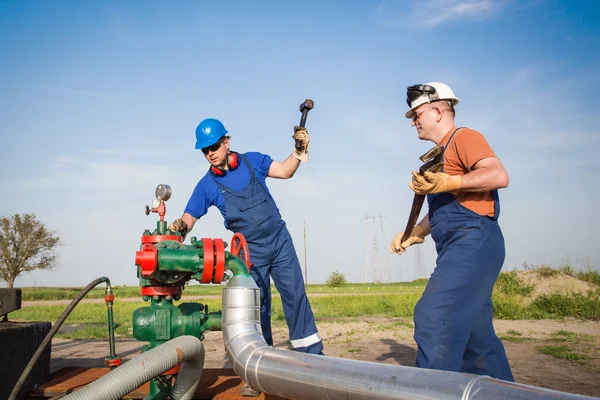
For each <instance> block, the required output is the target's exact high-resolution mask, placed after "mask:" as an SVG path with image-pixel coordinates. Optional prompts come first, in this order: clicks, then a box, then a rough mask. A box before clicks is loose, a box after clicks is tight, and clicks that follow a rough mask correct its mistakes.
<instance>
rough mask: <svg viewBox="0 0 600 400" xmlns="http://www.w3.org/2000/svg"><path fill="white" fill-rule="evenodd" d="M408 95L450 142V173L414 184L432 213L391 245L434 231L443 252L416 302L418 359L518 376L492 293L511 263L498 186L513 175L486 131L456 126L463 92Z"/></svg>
mask: <svg viewBox="0 0 600 400" xmlns="http://www.w3.org/2000/svg"><path fill="white" fill-rule="evenodd" d="M406 95H407V100H406V101H407V103H408V106H409V107H410V110H408V112H407V113H406V117H407V118H409V119H411V120H412V125H413V126H414V127H415V128H416V129H417V134H418V135H419V139H421V140H429V141H431V142H434V143H435V144H436V145H440V146H443V147H444V148H445V152H444V168H443V170H442V172H435V173H431V172H426V173H425V174H424V176H421V175H419V174H418V173H416V172H413V178H412V182H410V183H409V186H410V188H411V189H412V190H413V191H414V192H415V193H417V194H421V195H427V200H428V203H429V213H428V215H427V216H425V217H424V218H423V219H422V220H421V221H420V222H419V223H418V224H417V225H416V226H415V228H414V230H413V231H412V232H411V234H410V237H409V238H408V239H407V240H405V241H404V242H401V240H402V235H403V234H404V232H400V233H399V234H398V235H396V237H394V239H393V240H392V242H391V244H390V252H392V253H397V254H402V253H404V251H405V250H406V248H407V247H409V246H411V245H413V244H420V243H423V241H424V240H425V237H426V236H427V235H429V234H431V236H432V238H433V240H434V242H435V246H436V250H437V253H438V258H437V261H436V264H437V265H436V268H435V270H434V271H433V274H432V275H431V278H430V279H429V282H428V284H427V287H426V288H425V291H424V292H423V295H422V297H421V299H420V300H419V302H418V303H417V305H416V306H415V316H414V321H415V334H414V336H415V341H416V342H417V345H418V351H417V361H416V364H417V366H418V367H421V368H431V369H440V370H448V371H460V372H467V373H472V374H480V375H489V376H492V377H494V378H498V379H504V380H507V381H514V378H513V375H512V372H511V369H510V366H509V364H508V359H507V358H506V353H505V351H504V346H503V344H502V342H501V341H500V339H498V337H497V336H496V334H495V332H494V326H493V324H492V312H493V308H492V300H491V295H492V290H493V288H494V284H495V282H496V279H497V278H498V274H499V273H500V270H501V269H502V264H503V263H504V255H505V251H504V237H503V236H502V231H501V230H500V227H499V225H498V216H499V214H500V202H499V199H498V189H501V188H505V187H507V186H508V174H507V173H506V170H505V169H504V166H503V165H502V163H501V162H500V160H499V159H498V158H497V157H496V155H495V153H494V152H493V151H492V149H491V147H490V146H489V144H488V143H487V141H486V140H485V138H484V137H483V135H482V134H481V133H479V132H477V131H474V130H472V129H469V128H457V127H456V125H455V124H454V116H455V109H454V107H455V106H456V105H457V104H458V98H457V97H456V96H455V95H454V92H453V91H452V89H450V87H448V85H445V84H443V83H440V82H430V83H427V84H423V85H413V86H410V87H408V89H407V93H406Z"/></svg>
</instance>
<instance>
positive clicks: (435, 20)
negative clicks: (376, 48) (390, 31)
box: [377, 0, 514, 28]
mask: <svg viewBox="0 0 600 400" xmlns="http://www.w3.org/2000/svg"><path fill="white" fill-rule="evenodd" d="M513 2H514V0H420V1H414V2H413V9H412V11H411V12H410V13H409V15H408V17H405V16H404V15H403V12H400V11H397V10H395V7H396V3H390V2H384V3H381V4H379V6H378V7H377V10H378V12H379V13H380V14H383V15H385V20H384V22H383V24H384V25H385V26H388V27H396V26H401V25H404V24H406V23H407V22H408V21H410V23H411V26H415V25H417V26H420V27H421V28H434V27H437V26H440V25H444V24H448V23H451V22H454V21H458V20H471V21H482V20H486V19H490V18H494V17H496V16H497V15H499V14H500V13H502V12H503V11H504V10H505V9H506V8H507V7H508V6H509V5H510V4H511V3H513Z"/></svg>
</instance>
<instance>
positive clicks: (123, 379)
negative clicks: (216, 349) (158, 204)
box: [63, 336, 204, 400]
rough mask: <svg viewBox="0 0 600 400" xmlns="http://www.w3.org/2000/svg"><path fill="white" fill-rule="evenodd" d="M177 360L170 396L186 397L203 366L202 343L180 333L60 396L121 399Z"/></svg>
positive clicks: (71, 399)
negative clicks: (175, 377)
mask: <svg viewBox="0 0 600 400" xmlns="http://www.w3.org/2000/svg"><path fill="white" fill-rule="evenodd" d="M182 362H183V364H182ZM179 364H181V369H180V371H179V374H178V376H177V379H176V380H175V385H174V386H173V388H172V389H171V393H170V394H169V398H171V399H181V400H189V399H192V398H193V396H194V393H195V392H196V388H197V387H198V382H200V377H201V375H202V370H203V369H204V346H203V344H202V342H201V341H200V340H199V339H198V338H197V337H194V336H180V337H177V338H175V339H171V340H169V341H168V342H166V343H163V344H161V345H160V346H158V347H155V348H154V349H152V350H148V351H146V352H144V353H142V354H140V355H138V356H136V357H134V358H132V359H131V360H129V361H128V362H126V363H125V364H123V365H121V366H120V367H118V368H115V369H113V370H112V371H110V372H109V373H108V374H106V375H104V376H102V377H101V378H99V379H96V380H95V381H93V382H92V383H90V384H88V385H86V386H85V387H83V388H81V389H79V390H77V391H76V392H73V393H71V394H69V395H67V396H65V397H63V399H67V400H96V399H97V400H109V399H115V400H117V399H121V398H122V397H123V396H125V395H126V394H128V393H130V392H132V391H133V390H135V389H136V388H138V387H140V386H141V385H142V384H144V383H145V382H148V381H149V380H150V379H152V378H154V377H156V376H158V375H160V374H162V373H163V372H165V371H168V370H169V369H171V368H173V367H175V366H176V365H179Z"/></svg>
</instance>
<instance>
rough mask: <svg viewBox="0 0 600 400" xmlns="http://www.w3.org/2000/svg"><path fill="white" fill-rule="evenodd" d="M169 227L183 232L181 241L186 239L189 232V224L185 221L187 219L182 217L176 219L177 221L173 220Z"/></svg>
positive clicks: (174, 230) (173, 230) (171, 229)
mask: <svg viewBox="0 0 600 400" xmlns="http://www.w3.org/2000/svg"><path fill="white" fill-rule="evenodd" d="M168 229H169V230H170V231H172V232H179V233H181V241H182V242H183V241H184V240H185V235H187V232H188V226H187V224H186V223H185V221H184V220H182V219H181V218H179V219H176V220H175V221H173V222H172V223H171V225H169V228H168Z"/></svg>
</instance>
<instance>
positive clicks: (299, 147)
mask: <svg viewBox="0 0 600 400" xmlns="http://www.w3.org/2000/svg"><path fill="white" fill-rule="evenodd" d="M292 137H293V138H294V140H295V141H296V143H295V146H294V153H293V155H294V157H296V158H297V159H298V160H300V161H304V162H307V161H308V145H309V143H310V135H309V134H308V131H307V130H306V128H301V127H299V126H295V127H294V135H293V136H292Z"/></svg>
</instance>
